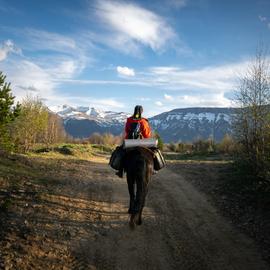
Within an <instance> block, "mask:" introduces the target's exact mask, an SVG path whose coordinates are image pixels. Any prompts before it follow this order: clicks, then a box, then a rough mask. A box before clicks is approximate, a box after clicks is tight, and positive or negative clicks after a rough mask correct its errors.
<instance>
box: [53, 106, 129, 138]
mask: <svg viewBox="0 0 270 270" xmlns="http://www.w3.org/2000/svg"><path fill="white" fill-rule="evenodd" d="M50 110H51V111H53V112H54V113H56V114H57V115H59V116H60V117H61V118H62V119H63V120H64V126H65V129H66V131H67V133H68V134H70V135H71V136H73V137H75V138H86V137H89V136H90V135H91V134H92V133H94V132H99V133H105V132H109V133H112V134H114V135H119V134H120V133H122V132H123V128H124V124H125V121H126V119H127V117H129V114H128V113H125V112H112V111H102V110H99V109H96V108H93V107H82V106H79V107H72V106H69V105H63V106H57V107H51V108H50Z"/></svg>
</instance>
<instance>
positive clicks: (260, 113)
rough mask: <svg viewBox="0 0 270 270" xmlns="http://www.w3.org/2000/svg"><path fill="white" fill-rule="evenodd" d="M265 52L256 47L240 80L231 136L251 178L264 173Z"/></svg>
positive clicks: (269, 87) (268, 102)
mask: <svg viewBox="0 0 270 270" xmlns="http://www.w3.org/2000/svg"><path fill="white" fill-rule="evenodd" d="M269 67H270V66H269V59H268V58H267V54H266V51H265V50H264V49H262V47H260V48H259V49H258V50H257V53H256V57H255V59H254V60H253V61H252V63H251V64H250V66H249V67H248V69H247V72H246V74H245V75H243V76H242V77H241V78H240V83H239V86H238V88H237V90H236V96H235V101H236V104H237V105H238V106H237V107H238V108H237V109H236V111H235V112H236V113H235V118H234V136H235V138H236V140H237V141H238V143H240V145H241V152H242V154H243V157H244V159H245V160H246V161H247V162H248V163H249V165H250V166H252V168H253V172H254V173H255V175H261V174H264V173H265V172H266V170H267V164H266V163H267V160H268V155H269V151H268V146H269V141H268V140H269V129H270V126H269V123H270V122H269V115H270V68H269Z"/></svg>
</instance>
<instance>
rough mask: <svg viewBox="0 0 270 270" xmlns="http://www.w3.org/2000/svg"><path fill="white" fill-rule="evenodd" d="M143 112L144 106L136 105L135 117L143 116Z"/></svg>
mask: <svg viewBox="0 0 270 270" xmlns="http://www.w3.org/2000/svg"><path fill="white" fill-rule="evenodd" d="M142 112H143V107H142V106H141V105H136V106H135V108H134V114H133V118H135V119H140V118H142Z"/></svg>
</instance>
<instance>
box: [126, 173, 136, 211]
mask: <svg viewBox="0 0 270 270" xmlns="http://www.w3.org/2000/svg"><path fill="white" fill-rule="evenodd" d="M127 183H128V192H129V209H128V213H129V214H133V213H134V212H135V210H134V208H135V192H134V184H135V181H134V179H133V178H132V177H130V176H129V174H128V175H127Z"/></svg>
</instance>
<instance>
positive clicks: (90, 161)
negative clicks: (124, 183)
mask: <svg viewBox="0 0 270 270" xmlns="http://www.w3.org/2000/svg"><path fill="white" fill-rule="evenodd" d="M111 150H112V149H111V148H110V147H105V146H96V145H79V144H61V145H54V146H51V147H50V148H46V147H44V145H43V146H42V145H39V146H36V148H35V149H34V151H32V152H30V153H27V154H24V155H22V154H20V155H19V154H13V155H9V156H6V157H3V156H0V254H1V256H0V269H46V268H47V269H48V265H57V266H56V268H57V269H62V266H63V265H65V263H66V264H72V263H73V262H72V261H68V260H70V258H71V257H72V256H71V255H70V253H69V251H68V249H67V246H68V243H69V239H70V235H71V234H76V231H77V230H78V228H81V227H80V226H82V224H85V225H83V226H86V228H88V227H87V226H88V222H83V221H80V220H79V217H80V218H81V219H85V216H82V217H81V216H80V212H79V210H78V211H77V212H76V211H73V210H72V209H73V208H70V207H67V206H66V204H67V203H70V205H72V206H73V204H75V206H76V205H77V204H78V203H82V202H88V200H87V199H86V198H84V197H85V196H86V195H85V194H84V193H82V191H84V187H87V188H86V192H85V193H86V194H90V195H91V196H90V197H92V198H94V197H95V196H98V194H96V193H97V192H96V190H95V188H96V184H95V181H94V180H93V179H97V177H98V176H99V166H103V167H104V158H106V157H108V156H109V154H110V152H111ZM91 181H92V185H89V183H90V182H91ZM75 206H74V207H75ZM74 209H75V208H74ZM67 227H68V230H67V229H66V228H67ZM44 258H46V260H44ZM73 259H74V258H73ZM74 260H75V259H74ZM37 266H38V268H37ZM63 269H64V268H63ZM65 269H70V268H65Z"/></svg>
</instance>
